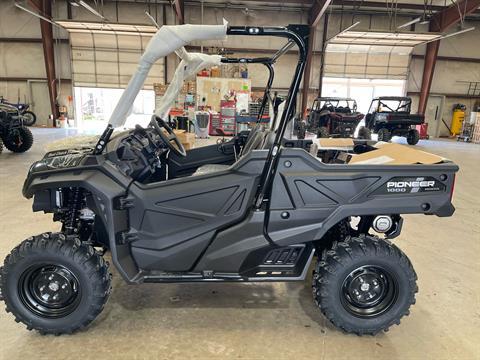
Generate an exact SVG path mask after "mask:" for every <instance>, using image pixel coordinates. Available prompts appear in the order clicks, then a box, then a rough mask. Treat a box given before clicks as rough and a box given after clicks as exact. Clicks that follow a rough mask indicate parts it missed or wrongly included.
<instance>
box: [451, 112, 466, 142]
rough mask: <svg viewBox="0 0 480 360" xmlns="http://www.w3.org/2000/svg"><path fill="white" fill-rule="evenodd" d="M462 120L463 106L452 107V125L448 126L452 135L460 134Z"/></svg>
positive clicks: (463, 116)
mask: <svg viewBox="0 0 480 360" xmlns="http://www.w3.org/2000/svg"><path fill="white" fill-rule="evenodd" d="M464 121H465V108H457V109H453V115H452V126H451V127H450V131H451V134H452V136H457V135H460V134H461V132H462V126H463V122H464Z"/></svg>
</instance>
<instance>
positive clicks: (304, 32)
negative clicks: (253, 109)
mask: <svg viewBox="0 0 480 360" xmlns="http://www.w3.org/2000/svg"><path fill="white" fill-rule="evenodd" d="M227 35H244V36H273V37H282V38H286V39H288V42H287V43H286V44H285V45H284V46H283V47H282V48H281V49H280V50H278V51H277V52H276V53H275V54H274V55H273V56H272V57H271V58H270V62H271V63H270V66H271V65H272V64H273V63H275V61H276V60H277V59H278V58H279V57H280V56H282V55H284V54H285V53H286V52H287V51H288V50H289V49H291V48H292V47H293V46H294V45H296V46H297V47H298V61H297V66H296V68H295V73H294V75H293V79H292V82H291V84H290V88H289V90H288V95H287V99H286V104H285V110H284V112H283V114H282V117H281V119H280V124H279V127H278V129H277V132H276V133H275V138H274V141H273V144H272V146H271V147H270V149H269V151H268V155H267V159H266V161H265V166H264V168H263V171H262V175H261V177H260V182H259V184H260V185H259V187H258V191H257V194H256V200H255V208H257V209H259V208H261V207H262V204H263V200H264V199H265V196H266V194H267V192H268V191H269V189H270V188H271V184H272V180H273V176H274V174H275V171H276V169H277V165H278V159H279V156H280V151H279V150H280V146H281V143H282V139H283V136H284V135H285V130H286V128H287V125H288V122H289V121H290V120H291V119H292V118H293V117H294V115H295V108H296V100H297V93H298V89H299V87H300V82H301V81H302V77H303V72H304V70H305V63H306V60H307V51H308V48H307V47H308V45H307V44H308V41H307V40H308V35H309V28H308V26H307V25H288V26H287V27H279V26H274V27H255V26H229V27H228V28H227ZM257 59H258V58H257ZM260 59H262V58H260ZM263 59H265V58H263ZM250 61H255V60H254V59H250ZM262 61H263V62H265V63H267V61H265V60H261V61H258V62H259V63H263V62H262ZM222 62H223V59H222ZM252 63H253V62H252ZM267 67H268V66H267ZM269 71H270V76H269V81H268V82H267V87H268V84H269V83H270V80H272V81H273V75H272V74H273V73H272V71H271V70H270V67H269ZM270 87H271V84H270ZM266 96H268V95H265V94H264V102H265V103H266V101H267V99H266ZM262 104H263V102H262ZM263 110H264V109H263ZM263 110H262V113H263ZM259 116H260V117H261V115H259ZM258 121H259V119H257V122H258Z"/></svg>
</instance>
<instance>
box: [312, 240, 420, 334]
mask: <svg viewBox="0 0 480 360" xmlns="http://www.w3.org/2000/svg"><path fill="white" fill-rule="evenodd" d="M416 280H417V275H416V274H415V271H414V270H413V267H412V264H411V263H410V261H409V259H408V258H407V256H406V255H405V254H404V253H403V252H402V251H401V250H400V249H398V248H397V247H396V246H395V245H393V244H391V243H390V242H388V241H386V240H382V239H379V238H378V237H374V236H360V237H348V238H347V239H345V241H342V242H334V243H333V245H332V247H331V249H330V250H324V251H323V253H322V256H321V259H319V261H318V263H317V265H316V268H315V270H314V272H313V281H312V288H313V297H314V300H315V303H316V304H317V305H318V306H319V307H320V310H321V311H322V313H323V314H324V315H325V316H326V317H327V318H328V319H329V320H330V321H331V322H332V323H333V324H334V325H335V326H337V327H338V328H340V329H342V330H344V331H345V332H347V333H355V334H357V335H366V334H368V335H375V334H377V333H379V332H380V331H387V330H388V328H389V327H390V326H392V325H394V324H397V325H398V324H400V319H401V318H402V317H403V316H405V315H408V314H409V308H410V306H411V305H412V304H414V303H415V293H416V292H417V291H418V287H417V284H416Z"/></svg>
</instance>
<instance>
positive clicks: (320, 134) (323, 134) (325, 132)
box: [317, 126, 330, 138]
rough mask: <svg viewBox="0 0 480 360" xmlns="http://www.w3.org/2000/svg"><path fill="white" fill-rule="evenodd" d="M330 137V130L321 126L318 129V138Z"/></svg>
mask: <svg viewBox="0 0 480 360" xmlns="http://www.w3.org/2000/svg"><path fill="white" fill-rule="evenodd" d="M329 136H330V132H329V131H328V128H326V127H325V126H321V127H320V128H319V129H318V132H317V138H328V137H329Z"/></svg>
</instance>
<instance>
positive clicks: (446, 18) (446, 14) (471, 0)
mask: <svg viewBox="0 0 480 360" xmlns="http://www.w3.org/2000/svg"><path fill="white" fill-rule="evenodd" d="M479 6H480V0H458V1H457V2H456V3H454V4H453V5H450V6H449V7H446V8H444V10H441V11H438V12H436V13H435V14H434V15H433V17H432V18H431V19H430V28H429V30H430V31H433V32H444V31H445V30H447V29H448V28H449V27H451V26H453V25H455V24H457V23H458V22H459V21H460V20H461V19H462V18H464V17H465V16H467V15H468V14H471V13H473V12H475V11H476V10H477V8H478V7H479ZM439 48H440V40H438V41H434V42H431V43H428V44H427V50H426V53H425V62H424V64H423V77H422V87H421V88H420V99H419V101H418V113H419V114H425V110H426V109H427V101H428V96H429V95H430V88H431V87H432V80H433V74H434V72H435V63H436V62H437V55H438V49H439Z"/></svg>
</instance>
